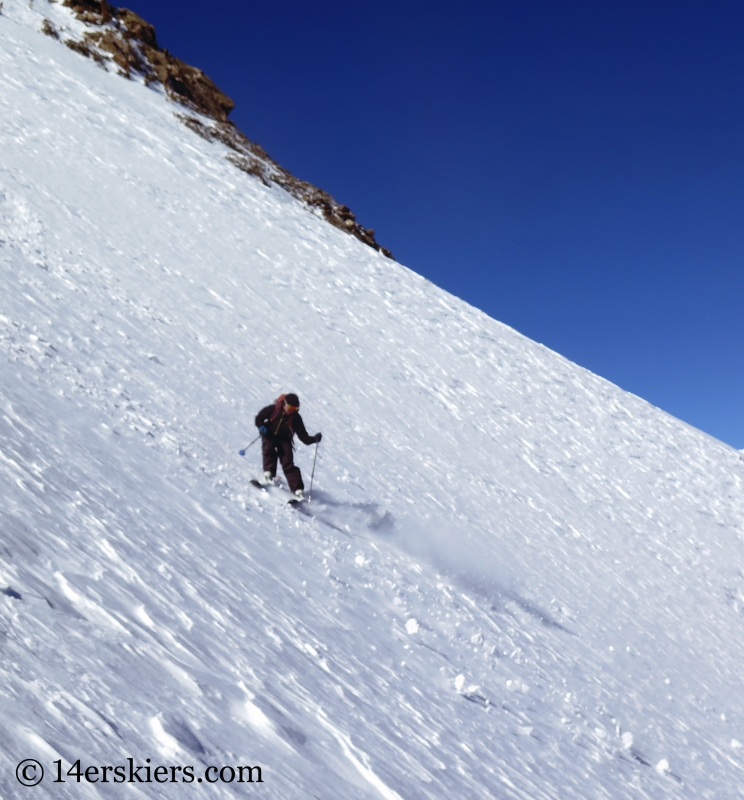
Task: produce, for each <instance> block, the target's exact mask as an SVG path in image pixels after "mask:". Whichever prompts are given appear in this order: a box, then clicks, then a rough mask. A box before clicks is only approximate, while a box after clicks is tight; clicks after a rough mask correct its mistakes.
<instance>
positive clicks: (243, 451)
mask: <svg viewBox="0 0 744 800" xmlns="http://www.w3.org/2000/svg"><path fill="white" fill-rule="evenodd" d="M260 438H261V434H260V433H259V434H258V436H256V438H255V439H254V440H253V441H252V442H251V443H250V444H249V445H246V446H245V447H244V448H243V449H242V450H238V455H239V456H244V455H245V451H246V450H247V449H248V448H249V447H251V445H254V444H256V442H257V441H258V440H259V439H260Z"/></svg>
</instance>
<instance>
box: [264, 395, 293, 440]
mask: <svg viewBox="0 0 744 800" xmlns="http://www.w3.org/2000/svg"><path fill="white" fill-rule="evenodd" d="M286 396H287V395H286V394H280V395H279V397H277V398H276V402H275V403H274V410H273V411H272V412H271V416H270V417H269V424H270V425H271V428H274V423H275V422H276V421H277V420H279V424H278V425H277V426H276V428H274V429H273V430H272V431H271V432H272V433H273V434H274V436H276V435H277V433H279V428H281V427H282V422H283V421H284V419H285V418H286V420H287V427H288V428H289V430H290V433H292V434H294V429H293V427H292V415H291V414H290V415H289V416H287V415H286V414H285V413H284V399H285V398H286ZM271 428H270V429H269V430H271Z"/></svg>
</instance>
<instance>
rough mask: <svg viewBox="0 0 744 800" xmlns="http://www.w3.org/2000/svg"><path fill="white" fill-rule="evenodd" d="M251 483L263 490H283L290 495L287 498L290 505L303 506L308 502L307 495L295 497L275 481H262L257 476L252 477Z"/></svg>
mask: <svg viewBox="0 0 744 800" xmlns="http://www.w3.org/2000/svg"><path fill="white" fill-rule="evenodd" d="M250 484H251V486H255V488H256V489H260V490H261V491H263V492H268V491H269V490H270V489H273V490H275V491H277V490H278V491H280V492H283V493H284V494H286V495H288V497H289V499H288V500H287V505H288V506H301V505H303V504H304V503H306V502H307V497H303V498H299V497H293V496H292V495H290V494H289V492H287V491H285V490H284V489H282V488H281V487H279V486H277V485H276V484H273V483H261V481H259V480H258V479H257V478H251V480H250Z"/></svg>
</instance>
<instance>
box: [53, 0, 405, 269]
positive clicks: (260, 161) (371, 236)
mask: <svg viewBox="0 0 744 800" xmlns="http://www.w3.org/2000/svg"><path fill="white" fill-rule="evenodd" d="M62 6H65V7H66V8H68V9H70V10H71V11H73V12H74V16H75V21H76V22H77V25H72V24H71V22H70V18H69V14H65V13H64V12H59V13H57V14H56V15H53V16H54V19H55V21H54V22H53V21H52V19H50V18H49V17H45V18H44V19H43V21H42V24H41V30H42V31H43V32H44V33H46V34H47V35H48V36H51V37H52V38H55V39H58V40H60V41H63V42H64V44H66V45H67V46H68V47H69V48H71V49H72V50H74V51H75V52H77V53H80V54H81V55H83V56H86V57H88V58H93V59H94V60H95V61H96V63H97V64H98V65H99V66H102V67H104V68H105V69H108V68H109V66H112V67H113V68H115V69H116V71H117V72H118V74H119V75H122V76H123V77H126V78H128V79H132V78H135V77H137V78H139V79H140V80H142V81H143V82H144V84H145V86H150V85H153V84H155V85H159V86H161V87H162V88H163V90H164V91H165V93H166V94H167V96H168V97H169V98H170V99H172V100H173V101H174V102H177V103H180V104H181V105H183V106H186V108H187V109H189V110H190V111H191V112H192V113H191V114H178V115H177V116H178V117H179V119H181V120H182V121H183V122H184V123H185V124H186V125H187V126H188V127H189V128H191V129H192V130H193V131H195V132H196V133H198V134H199V135H200V136H202V137H203V138H205V139H207V140H208V141H213V142H221V143H222V144H224V145H226V146H227V147H228V148H229V150H230V151H232V152H229V153H228V155H227V159H228V161H230V162H231V163H232V164H233V165H234V166H236V167H238V169H241V170H242V171H243V172H246V173H247V174H249V175H253V176H254V177H256V178H258V179H259V180H261V181H262V182H263V183H265V184H267V185H268V184H269V183H276V184H277V185H279V186H281V187H282V188H283V189H285V190H286V191H287V192H289V193H290V194H291V195H292V196H293V197H296V198H297V199H298V200H301V201H302V202H303V203H305V204H306V205H307V206H308V208H310V209H312V210H314V211H317V213H319V214H320V215H321V216H322V217H323V219H325V220H326V221H327V222H330V223H331V224H332V225H335V226H336V227H337V228H340V229H341V230H343V231H346V232H347V233H350V234H352V235H353V236H355V237H356V238H357V239H359V240H360V241H362V242H364V243H365V244H367V245H369V246H370V247H373V248H374V249H375V250H379V251H380V252H381V253H382V254H383V255H385V256H387V257H388V258H392V253H391V252H390V251H389V250H388V249H387V248H385V247H381V246H380V245H379V244H378V243H377V242H376V240H375V232H374V230H372V229H371V228H364V227H363V226H362V225H361V224H360V223H359V222H357V220H356V216H355V215H354V214H353V213H352V211H351V210H350V209H349V208H348V207H347V206H345V205H342V204H340V203H338V202H337V201H336V200H334V198H333V197H332V196H331V195H330V194H328V192H325V191H323V190H322V189H318V188H317V187H316V186H313V185H312V184H310V183H308V182H307V181H303V180H300V179H298V178H296V177H295V176H294V175H292V174H291V173H290V172H288V171H287V170H286V169H283V168H282V167H281V166H279V164H277V163H276V161H274V160H273V159H272V158H271V157H270V156H269V154H268V153H267V152H266V151H265V150H264V149H263V148H262V147H261V146H260V145H258V144H256V143H255V142H252V141H250V140H249V139H248V138H247V137H246V136H245V135H244V134H243V132H242V131H241V130H240V129H239V128H238V127H237V126H236V125H235V124H234V123H232V122H230V121H229V120H228V115H229V114H230V112H231V111H232V109H233V108H234V105H235V104H234V103H233V101H232V100H231V99H230V98H229V97H227V95H225V94H224V93H223V92H221V91H220V90H219V89H218V88H217V86H215V84H214V83H213V82H212V81H211V80H210V79H209V78H208V77H207V76H206V75H205V74H204V73H203V72H202V71H201V70H200V69H197V68H195V67H192V66H190V65H188V64H186V63H184V62H183V61H181V60H180V59H178V58H176V57H175V56H173V55H172V54H171V53H169V52H168V51H167V50H164V49H163V48H161V47H160V46H159V45H158V41H157V37H156V34H155V28H154V27H153V26H152V25H150V24H149V23H147V22H146V21H145V20H143V19H142V18H141V17H140V16H138V15H137V14H135V13H134V12H132V11H129V10H128V9H126V8H117V7H116V6H112V5H110V4H109V3H107V2H106V0H63V2H62ZM55 23H56V24H55ZM58 26H59V27H58Z"/></svg>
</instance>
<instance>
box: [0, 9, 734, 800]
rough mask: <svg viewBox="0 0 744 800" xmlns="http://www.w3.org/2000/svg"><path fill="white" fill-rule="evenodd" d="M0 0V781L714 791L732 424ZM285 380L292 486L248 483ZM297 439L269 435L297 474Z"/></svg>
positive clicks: (730, 690) (59, 17) (729, 653)
mask: <svg viewBox="0 0 744 800" xmlns="http://www.w3.org/2000/svg"><path fill="white" fill-rule="evenodd" d="M45 17H46V18H49V19H51V20H52V21H53V22H54V23H55V25H56V26H57V27H58V28H59V29H61V30H62V36H63V38H64V37H66V36H68V35H70V32H78V33H79V31H80V30H81V25H80V23H78V22H77V21H76V20H75V19H74V18H73V17H72V15H71V14H70V13H69V12H68V10H67V9H65V8H62V7H61V5H60V4H50V3H48V2H47V0H35V2H34V3H33V4H32V6H31V7H29V5H28V4H27V3H25V2H20V0H5V3H4V5H3V9H2V13H0V74H2V76H3V80H2V83H1V84H0V269H1V270H2V276H3V293H2V295H1V296H0V352H1V353H2V359H0V375H1V380H0V481H1V483H0V485H1V486H2V500H3V502H2V504H1V505H0V589H1V590H2V591H3V593H2V594H0V676H1V678H2V680H1V681H0V711H1V713H0V745H1V746H2V752H3V759H2V762H0V793H1V794H2V796H3V797H7V798H10V797H20V796H24V797H25V796H27V795H28V793H30V792H33V793H34V796H35V797H37V798H45V797H55V798H64V797H79V796H91V797H92V796H98V795H103V794H105V795H106V796H111V797H120V796H121V797H123V796H124V795H125V794H126V796H128V797H131V796H136V797H174V798H175V797H180V796H182V795H183V793H184V792H197V793H198V795H199V796H205V797H206V796H208V797H210V798H219V797H232V796H233V795H234V794H235V792H236V791H240V788H239V787H237V786H236V785H232V786H231V785H226V784H225V785H222V784H214V785H210V786H209V787H206V786H200V787H196V786H195V785H192V786H191V787H184V786H180V785H171V784H163V785H158V784H143V785H137V786H128V785H114V784H112V785H108V786H106V787H103V786H102V785H100V784H99V785H88V786H85V787H81V786H78V785H77V784H75V783H74V782H70V781H68V782H67V783H65V784H56V785H55V784H51V783H49V778H48V777H47V780H46V781H45V782H44V783H43V784H42V785H40V786H39V787H36V788H35V789H24V788H23V787H20V786H19V785H18V784H17V783H16V782H15V777H14V769H15V765H16V763H17V762H18V761H20V760H21V759H23V758H38V759H39V760H40V761H42V763H44V764H45V767H46V768H47V769H48V770H51V768H52V762H53V761H54V760H56V759H59V758H61V759H63V762H64V764H65V766H68V765H69V764H70V763H72V762H73V761H75V760H76V759H78V758H79V759H81V761H82V764H83V766H86V765H103V764H121V763H124V762H125V760H126V758H127V757H130V756H131V757H133V758H135V759H139V760H144V759H145V758H151V759H152V760H153V764H156V763H166V764H193V765H196V766H197V767H198V769H202V768H203V767H204V766H206V765H210V764H214V765H218V766H222V765H235V766H237V765H239V764H251V765H254V764H259V765H261V766H262V767H263V777H264V783H263V784H262V785H261V786H260V787H250V791H259V792H260V793H261V795H262V796H263V797H267V798H294V797H297V798H300V797H302V798H304V797H316V798H323V800H333V798H339V800H340V799H341V798H343V799H344V800H353V799H354V798H385V799H386V800H391V799H393V798H394V799H396V800H397V798H404V800H413V798H416V799H418V798H422V799H423V798H443V797H458V798H529V799H530V800H538V799H539V798H574V797H581V798H602V797H607V798H658V797H689V798H717V799H718V798H729V797H730V798H734V797H741V796H742V789H741V787H742V785H744V784H743V782H742V777H743V776H742V766H743V765H744V762H743V761H742V748H741V745H740V744H739V742H741V741H744V703H743V697H742V690H741V678H740V672H741V664H742V663H744V652H743V646H742V626H743V623H744V612H743V610H742V609H744V557H743V556H744V545H743V543H742V511H743V510H744V502H743V501H742V478H743V477H744V464H742V461H741V457H740V454H739V453H737V452H736V451H734V450H732V449H731V448H729V447H727V446H725V445H724V444H722V443H720V442H718V441H716V440H714V439H711V438H710V437H708V436H706V435H705V434H703V433H701V432H699V431H697V430H694V429H693V428H690V427H689V426H687V425H685V424H683V423H681V422H680V421H678V420H676V419H674V418H672V417H670V416H668V415H666V414H664V413H663V412H661V411H659V410H658V409H655V408H653V407H652V406H650V405H648V404H647V403H645V402H644V401H642V400H640V399H639V398H637V397H634V396H632V395H630V394H627V393H625V392H623V391H621V390H620V389H619V388H617V387H615V386H613V385H611V384H609V383H608V382H606V381H604V380H602V379H600V378H598V377H597V376H594V375H592V374H591V373H589V372H587V371H586V370H583V369H581V368H579V367H577V366H576V365H573V364H571V363H570V362H568V361H567V360H565V359H563V358H561V357H560V356H558V355H556V354H555V353H552V352H551V351H549V350H548V349H546V348H545V347H543V346H541V345H538V344H536V343H534V342H531V341H530V340H528V339H526V338H524V337H523V336H521V335H520V334H518V333H516V332H515V331H513V330H511V329H510V328H508V327H506V326H504V325H502V324H500V323H498V322H496V321H494V320H492V319H489V318H488V317H486V316H485V315H484V314H482V313H480V312H478V311H476V310H474V309H473V308H471V307H469V306H467V305H466V304H465V303H463V302H461V301H459V300H457V299H456V298H454V297H452V296H450V295H448V294H446V293H445V292H443V291H441V290H440V289H438V288H436V287H435V286H433V285H431V284H430V283H428V282H427V281H426V280H424V279H423V278H421V277H419V276H417V275H415V274H413V273H411V272H410V271H408V270H406V269H405V268H403V267H401V266H400V265H398V264H396V263H394V262H392V261H390V260H388V259H385V258H384V257H383V256H381V255H379V254H378V253H376V252H375V251H373V250H371V249H370V248H367V247H365V246H364V245H362V244H360V243H359V242H358V241H357V240H355V239H353V238H352V237H350V236H347V235H345V234H344V233H342V232H340V231H338V230H336V229H334V228H333V227H331V226H330V225H328V224H327V223H325V222H324V221H323V220H321V219H320V218H318V217H316V216H315V215H313V214H312V213H311V212H309V211H308V210H307V209H305V208H304V207H302V206H301V205H300V204H299V203H298V202H297V201H295V200H293V199H292V198H290V197H289V196H288V195H287V194H285V193H284V192H283V191H281V190H280V189H279V188H277V187H272V188H267V187H265V186H264V185H263V184H261V183H260V182H259V181H257V180H255V179H253V178H251V177H249V176H247V175H245V174H243V173H241V172H239V171H237V170H236V169H235V168H234V167H232V166H231V165H230V164H228V163H227V162H226V161H225V159H224V154H225V150H224V149H223V148H222V145H219V144H210V143H207V142H205V141H203V140H202V139H200V138H198V137H197V136H196V135H194V134H193V133H192V132H191V131H190V130H188V129H187V128H185V127H184V126H183V125H182V124H181V123H180V122H179V121H178V120H177V119H176V117H175V116H174V112H178V111H180V110H181V109H179V108H178V107H176V106H174V105H173V104H172V103H170V102H169V101H167V100H166V99H165V98H164V96H163V95H162V93H159V92H157V91H154V90H152V89H147V88H145V87H144V86H143V84H142V83H141V82H140V81H137V80H132V81H126V80H124V79H122V78H121V77H119V76H117V75H116V74H114V71H113V70H110V71H106V70H105V69H101V68H100V67H98V66H97V65H96V64H95V63H94V62H93V61H91V60H89V59H84V58H82V57H81V56H80V55H78V54H76V53H74V52H72V51H70V50H69V49H68V48H66V47H65V46H64V45H63V44H62V43H61V42H59V41H56V40H55V39H53V38H51V37H48V36H44V35H43V34H42V33H41V32H40V30H41V25H42V21H43V19H44V18H45ZM280 391H296V392H297V393H298V394H299V396H300V398H301V399H302V402H303V416H304V419H305V421H306V424H307V426H308V429H309V430H310V431H311V432H314V431H316V430H322V431H323V433H324V438H323V443H322V445H321V447H320V449H319V457H318V465H317V472H316V479H315V487H314V499H313V502H312V503H310V504H308V505H307V506H304V507H303V508H302V509H293V508H288V507H287V506H286V504H285V503H284V502H283V500H282V499H281V497H280V496H279V495H278V493H276V492H273V491H271V492H264V493H262V492H259V491H256V490H255V489H253V488H252V487H250V486H249V485H248V480H249V478H250V477H252V476H253V475H255V474H256V473H257V471H258V469H259V454H258V452H257V448H255V447H254V448H252V449H251V450H249V451H248V454H247V456H246V458H245V459H241V458H240V457H238V456H237V450H238V449H239V448H240V447H243V446H245V444H246V443H247V442H248V441H249V440H250V439H251V438H253V435H254V428H253V425H252V420H253V416H254V414H255V413H256V411H257V410H258V409H259V408H260V407H261V406H263V405H265V404H266V403H267V402H270V401H271V400H272V398H274V397H275V396H276V395H277V394H278V393H279V392H280ZM312 452H313V450H312V448H304V447H303V446H302V445H300V446H299V449H298V454H297V458H298V463H299V464H300V466H301V467H302V469H303V471H304V472H305V475H306V477H309V471H310V467H311V464H312Z"/></svg>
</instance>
